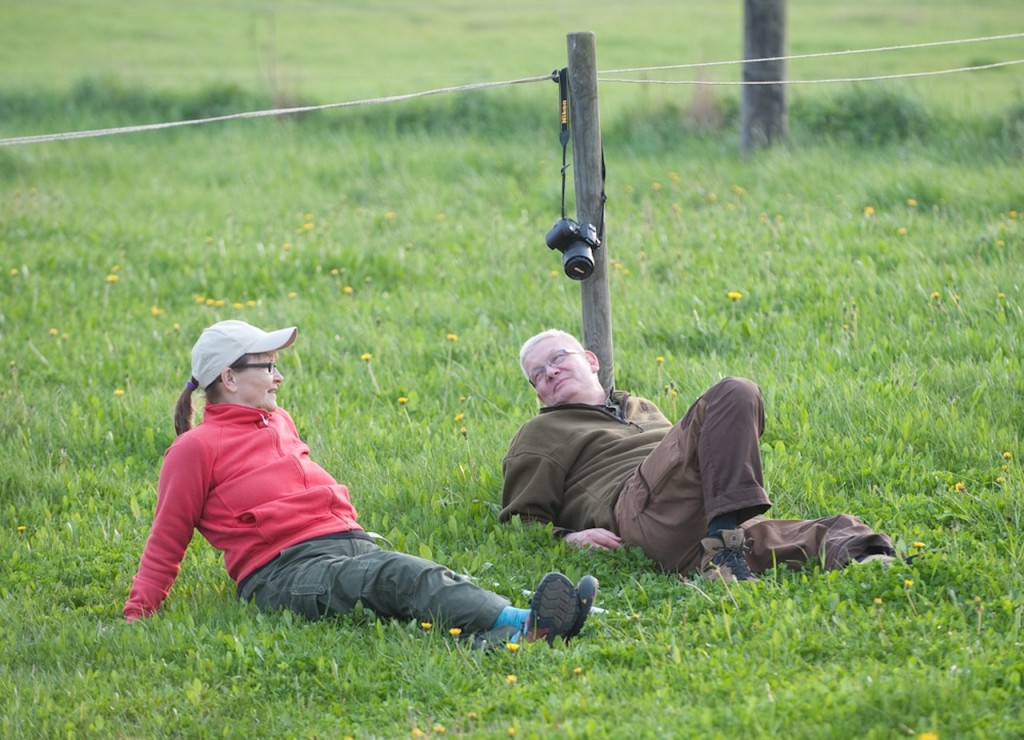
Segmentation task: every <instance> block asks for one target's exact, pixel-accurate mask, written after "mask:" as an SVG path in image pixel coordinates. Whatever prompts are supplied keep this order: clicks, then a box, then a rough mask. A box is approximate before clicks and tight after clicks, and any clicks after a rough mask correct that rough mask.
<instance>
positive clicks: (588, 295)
mask: <svg viewBox="0 0 1024 740" xmlns="http://www.w3.org/2000/svg"><path fill="white" fill-rule="evenodd" d="M567 45H568V51H569V66H568V70H569V125H570V130H571V132H572V139H571V140H572V170H573V178H574V182H575V185H576V220H577V221H578V222H579V223H581V224H593V225H594V226H595V227H597V228H598V229H601V230H602V233H601V234H600V236H601V241H602V244H601V247H600V248H599V249H597V250H595V251H594V272H593V273H592V274H591V276H590V277H589V278H587V279H586V280H583V281H582V282H581V283H580V298H581V309H582V313H583V337H582V341H583V346H584V347H586V348H587V349H589V350H590V351H591V352H593V353H594V354H596V355H597V359H598V360H599V361H600V363H601V369H600V371H599V372H598V378H599V379H600V381H601V384H602V385H603V386H604V387H605V388H612V387H614V385H615V363H614V353H613V346H612V317H611V314H612V312H611V294H610V292H609V290H608V256H607V255H608V244H607V242H608V232H607V230H606V228H605V227H606V226H607V224H606V223H605V222H604V203H603V202H602V200H603V197H604V151H603V149H602V144H601V115H600V111H599V109H598V103H597V51H596V46H597V45H596V40H595V36H594V34H593V33H591V32H589V31H584V32H578V33H571V34H569V35H568V37H567Z"/></svg>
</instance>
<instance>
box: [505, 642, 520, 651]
mask: <svg viewBox="0 0 1024 740" xmlns="http://www.w3.org/2000/svg"><path fill="white" fill-rule="evenodd" d="M505 647H506V648H507V649H508V651H509V652H510V653H514V652H515V651H516V650H518V649H519V643H518V642H510V643H507V644H506V645H505Z"/></svg>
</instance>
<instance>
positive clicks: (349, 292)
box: [341, 285, 353, 295]
mask: <svg viewBox="0 0 1024 740" xmlns="http://www.w3.org/2000/svg"><path fill="white" fill-rule="evenodd" d="M341 292H342V293H344V294H345V295H352V292H353V288H352V286H351V285H346V286H345V287H344V288H342V289H341Z"/></svg>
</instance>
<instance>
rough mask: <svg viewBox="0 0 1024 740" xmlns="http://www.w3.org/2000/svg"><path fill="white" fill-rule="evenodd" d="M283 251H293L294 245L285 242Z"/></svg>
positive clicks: (282, 247) (282, 246)
mask: <svg viewBox="0 0 1024 740" xmlns="http://www.w3.org/2000/svg"><path fill="white" fill-rule="evenodd" d="M281 249H283V250H284V251H286V252H290V251H292V243H291V242H285V243H284V244H282V245H281Z"/></svg>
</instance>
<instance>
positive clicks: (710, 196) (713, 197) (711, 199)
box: [708, 193, 718, 203]
mask: <svg viewBox="0 0 1024 740" xmlns="http://www.w3.org/2000/svg"><path fill="white" fill-rule="evenodd" d="M708 201H709V202H711V203H717V202H718V194H717V193H708Z"/></svg>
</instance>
